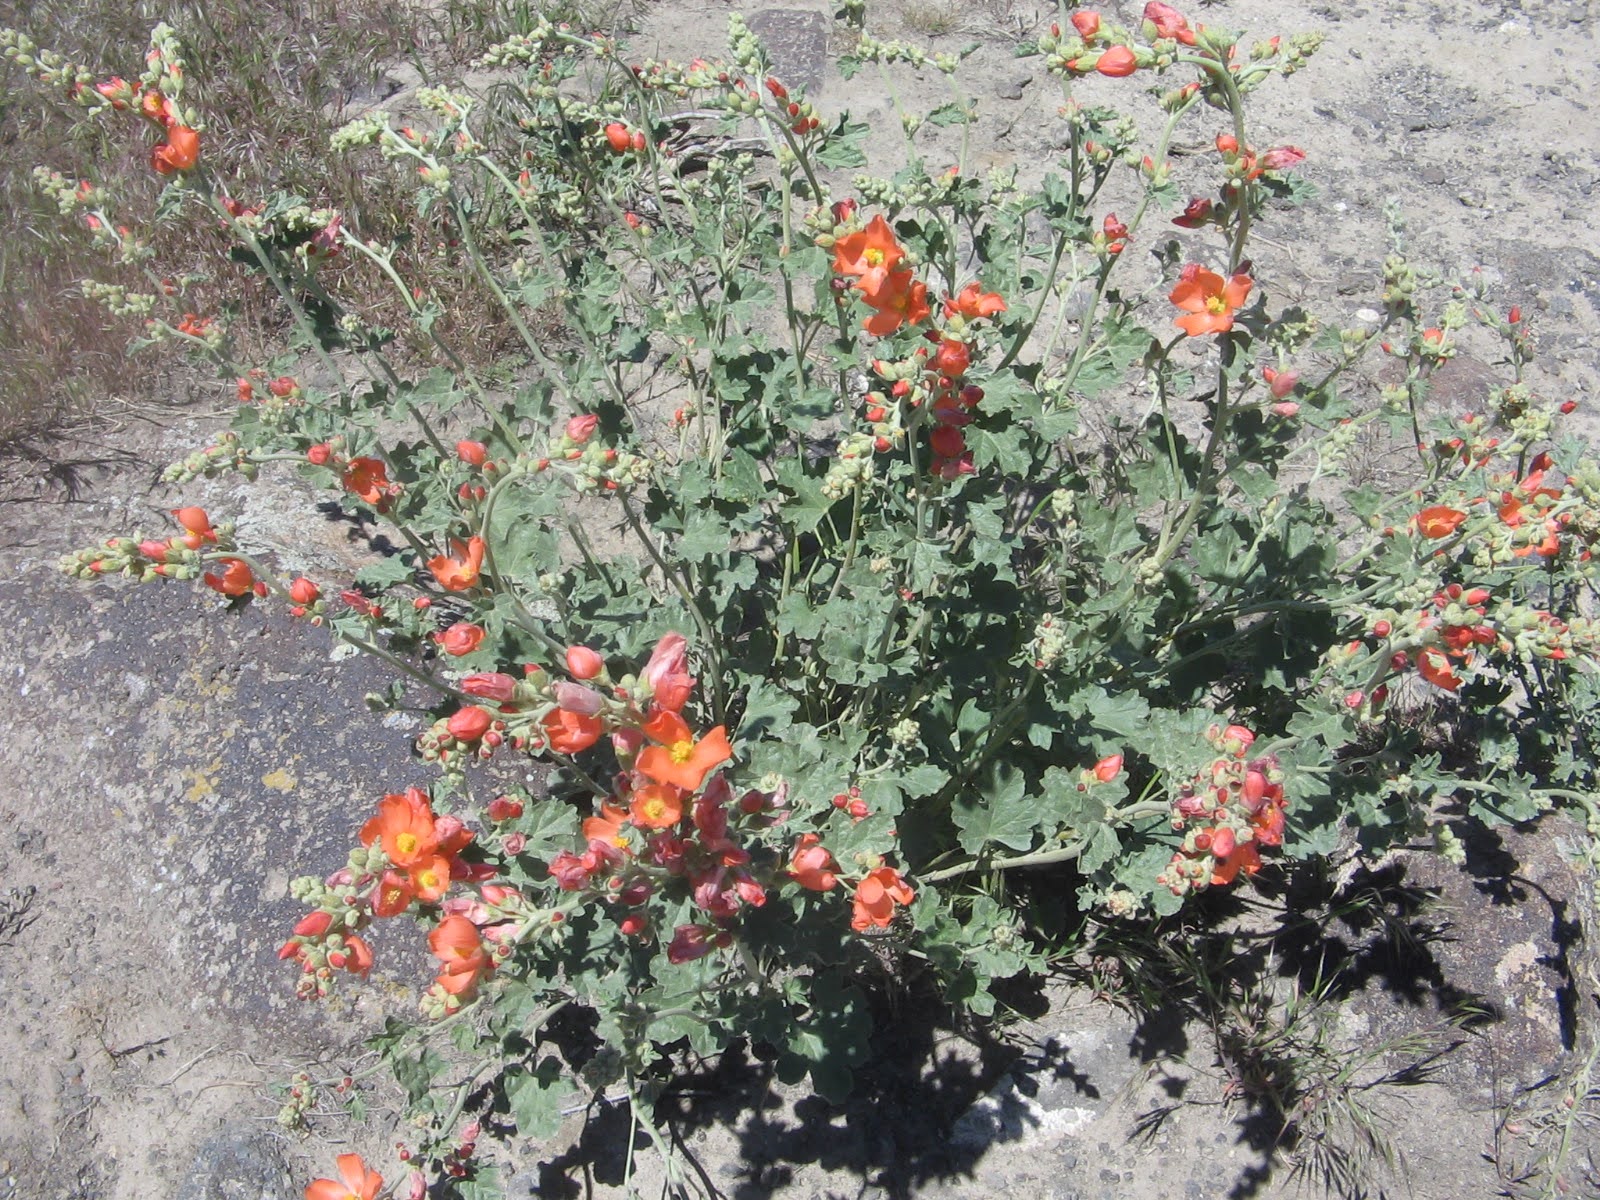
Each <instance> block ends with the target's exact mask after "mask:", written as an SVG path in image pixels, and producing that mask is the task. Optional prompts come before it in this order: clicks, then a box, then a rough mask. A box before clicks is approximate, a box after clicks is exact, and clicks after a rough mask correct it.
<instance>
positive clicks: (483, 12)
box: [0, 0, 633, 448]
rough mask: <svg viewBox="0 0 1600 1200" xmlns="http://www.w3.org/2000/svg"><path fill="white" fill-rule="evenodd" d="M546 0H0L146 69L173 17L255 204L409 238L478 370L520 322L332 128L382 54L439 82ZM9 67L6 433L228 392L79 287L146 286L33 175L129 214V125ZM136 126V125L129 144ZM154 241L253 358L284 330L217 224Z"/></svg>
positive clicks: (373, 307) (348, 281)
mask: <svg viewBox="0 0 1600 1200" xmlns="http://www.w3.org/2000/svg"><path fill="white" fill-rule="evenodd" d="M540 7H541V5H540V3H539V2H538V0H399V2H396V0H283V2H282V3H277V4H271V5H263V4H260V3H258V2H256V0H161V2H156V0H133V2H132V3H131V4H130V3H125V2H116V0H0V25H3V26H12V27H15V28H17V29H20V30H22V31H23V32H24V33H26V34H28V35H29V36H30V37H32V38H33V39H34V40H35V41H36V42H37V43H38V44H40V45H41V46H44V47H48V48H51V49H54V50H57V51H59V52H61V53H63V54H65V55H67V56H68V57H69V58H70V59H72V60H74V61H77V62H81V63H83V64H84V65H85V66H87V67H89V68H90V69H92V70H94V71H96V72H101V73H103V74H104V75H106V76H109V75H113V74H121V75H123V76H125V77H128V78H132V77H134V76H136V75H137V73H138V71H139V70H140V69H141V66H142V62H143V53H144V48H145V46H146V44H147V42H148V37H149V31H150V29H151V28H152V27H153V26H154V25H155V24H156V23H157V22H159V21H163V20H164V21H166V22H168V23H169V24H171V25H172V26H173V27H174V28H175V29H177V30H178V31H179V34H180V36H181V37H182V39H183V42H184V48H185V57H186V60H187V62H188V67H189V73H188V74H189V81H190V92H189V94H188V97H187V98H188V99H189V101H190V102H191V103H194V104H195V105H196V106H197V107H198V108H199V109H200V110H201V112H202V114H203V116H204V119H205V123H206V130H205V141H204V147H205V149H204V153H205V155H206V159H207V162H208V163H210V164H211V165H212V166H213V167H214V168H218V169H220V170H221V171H222V172H223V173H224V176H225V177H226V178H228V179H229V183H230V190H231V191H233V193H234V194H235V195H237V196H239V197H240V198H241V199H245V200H247V201H249V200H255V199H259V198H261V197H263V196H265V195H266V194H268V193H270V192H273V191H280V190H281V191H288V192H294V193H298V194H300V195H302V196H304V197H305V198H306V199H307V200H308V201H309V202H310V203H312V204H313V205H315V206H326V207H332V208H337V209H339V210H341V211H342V212H343V213H344V214H345V218H346V221H347V222H348V223H350V224H351V225H352V226H353V227H355V228H358V229H360V230H362V231H363V233H365V234H367V235H368V236H371V237H376V238H380V239H383V240H393V241H398V242H400V243H402V244H403V245H406V246H407V247H408V250H407V253H406V256H405V261H403V262H402V263H401V266H402V267H403V269H404V270H405V272H406V274H407V277H408V278H409V279H410V280H411V281H412V282H414V283H415V284H417V285H419V286H422V287H424V288H427V289H429V290H431V291H432V292H434V293H435V294H436V295H438V296H439V298H440V300H441V302H442V303H443V305H444V308H445V316H444V318H443V319H442V321H441V323H440V329H441V332H442V334H443V336H445V337H446V338H448V339H450V340H451V341H452V342H453V343H454V344H455V347H456V349H457V351H458V352H459V353H461V354H462V355H463V357H464V358H466V359H467V360H468V361H469V362H473V363H474V364H475V365H478V366H480V367H481V366H486V365H488V364H490V363H492V362H493V361H495V360H496V359H497V357H499V356H500V355H501V354H503V352H504V351H505V350H506V348H507V347H508V346H509V344H510V339H509V337H508V336H507V335H508V332H509V331H507V330H505V329H502V328H499V327H498V326H496V325H495V324H494V323H492V322H490V323H486V322H485V320H484V310H483V306H482V304H481V302H480V298H479V292H478V289H477V286H476V283H475V282H474V281H473V280H472V279H471V278H470V273H469V271H468V269H467V267H466V266H465V264H464V263H463V262H462V260H461V257H460V256H459V255H458V254H456V253H454V252H453V248H452V246H451V245H450V243H449V241H448V239H446V238H444V237H442V236H441V234H440V232H439V227H438V223H437V221H425V220H419V219H418V218H417V216H416V214H415V211H414V209H413V207H412V205H411V202H410V196H409V189H408V188H406V187H405V186H404V185H403V184H401V183H400V182H399V181H398V180H396V179H394V178H393V177H392V176H391V175H389V174H388V173H386V172H370V171H357V170H353V169H352V167H351V165H350V163H349V162H348V161H347V160H345V159H344V158H343V157H341V156H337V155H334V154H332V153H331V152H330V151H329V150H328V149H327V144H328V135H329V134H330V133H331V132H332V130H333V129H335V128H336V127H337V126H338V125H340V124H342V123H343V121H344V120H345V119H346V116H347V110H353V111H359V110H360V109H361V108H363V107H365V106H366V105H368V104H370V103H372V102H373V101H374V100H376V99H379V98H381V97H382V96H383V94H384V92H385V90H386V89H385V88H384V87H383V83H382V80H383V76H384V73H385V69H386V68H393V67H395V66H397V65H401V64H406V65H409V66H410V67H411V68H413V69H414V70H415V71H416V72H417V73H419V74H420V75H421V76H422V77H423V78H424V79H426V80H429V81H449V80H452V79H454V78H456V77H457V76H459V74H460V73H461V71H462V70H463V69H464V68H465V66H466V65H467V64H468V63H469V62H470V61H471V60H472V59H473V58H474V57H475V56H476V55H477V54H479V53H481V51H482V50H483V49H484V47H485V46H487V45H488V44H490V43H491V42H494V41H497V40H500V39H503V38H504V37H506V36H507V35H509V34H511V33H515V32H519V31H522V30H524V29H526V28H528V27H529V26H530V24H531V21H532V19H533V16H534V15H535V14H536V13H537V11H538V10H539V8H540ZM543 7H545V8H546V9H547V10H549V11H551V15H552V16H556V17H559V18H561V19H571V20H575V21H581V22H583V23H585V24H588V25H591V26H594V27H598V26H602V25H603V26H606V27H614V26H615V25H616V23H617V22H618V21H619V20H620V19H622V18H623V17H625V15H626V13H627V12H629V11H631V10H632V8H633V0H583V2H581V3H578V4H574V3H572V2H570V0H569V2H566V3H551V2H549V0H546V3H544V5H543ZM0 81H3V84H0V311H3V312H4V313H5V314H6V315H5V319H4V320H0V355H3V356H4V360H5V362H6V370H5V371H4V372H0V448H3V447H5V446H8V445H9V446H16V445H17V444H19V443H26V442H28V441H30V440H31V441H34V442H37V441H38V440H39V439H41V438H46V439H47V438H48V437H49V435H50V434H51V433H53V432H60V431H61V430H63V429H66V428H70V427H72V426H73V425H74V424H75V423H77V422H81V421H82V420H84V419H85V418H86V417H89V416H92V415H93V414H94V413H95V412H96V411H98V410H100V409H102V408H103V405H104V402H105V401H106V400H107V399H108V398H129V399H134V400H137V401H159V402H170V401H174V400H176V401H180V402H181V401H183V400H186V399H189V398H191V397H194V396H200V397H205V398H208V399H210V400H216V399H219V398H221V397H223V396H225V395H226V394H227V393H228V392H230V391H231V383H230V382H229V381H223V380H215V379H203V378H199V377H195V376H193V375H192V374H191V373H188V372H184V371H181V370H180V371H177V372H176V373H175V370H174V368H175V365H176V364H175V359H174V357H173V356H172V355H169V354H164V353H159V352H158V353H146V354H143V355H140V356H137V357H134V358H129V357H127V356H126V355H124V354H123V353H122V351H121V347H122V346H123V345H125V344H126V343H127V342H128V340H129V339H130V337H132V336H133V335H135V334H137V333H138V328H137V324H136V323H135V322H133V321H130V320H117V319H113V318H111V317H108V316H107V315H106V314H105V313H104V311H103V310H102V309H101V308H100V307H99V306H98V305H97V304H94V303H91V302H90V301H88V300H85V299H84V298H83V297H82V296H81V295H80V294H79V292H78V283H79V281H80V280H83V279H87V278H94V279H99V280H103V281H107V282H118V281H124V282H130V283H132V282H135V281H134V280H131V279H123V278H122V277H121V276H119V274H118V271H117V268H116V267H115V266H114V265H113V264H111V263H109V262H108V261H107V260H106V256H105V255H104V254H102V253H99V252H96V251H95V250H93V249H92V248H91V247H90V246H89V245H88V239H87V238H86V237H84V236H83V231H82V230H81V228H77V227H74V226H73V225H71V224H70V223H69V221H68V220H67V219H65V218H62V217H61V216H60V215H59V214H58V213H57V211H56V209H55V206H54V204H53V202H51V201H50V200H48V199H47V198H45V197H43V196H40V195H39V194H38V193H37V192H36V191H35V189H34V186H33V183H32V180H31V172H32V170H33V168H34V167H35V166H44V167H47V168H50V169H52V170H57V171H60V172H61V173H62V174H64V175H66V176H68V177H69V178H74V179H75V178H96V179H100V180H104V181H106V182H108V183H109V184H110V186H111V187H112V188H113V195H114V198H115V202H116V205H117V207H118V209H119V210H120V211H126V212H136V211H139V210H140V208H141V207H142V206H146V205H148V204H150V203H153V201H154V199H155V197H156V196H157V194H158V193H159V191H160V181H159V180H158V179H157V178H156V177H155V176H154V174H153V173H152V172H151V171H150V170H149V169H148V166H147V165H146V162H145V155H146V154H147V153H148V147H147V146H146V145H145V144H144V139H140V138H139V137H138V136H137V135H136V134H135V133H134V132H133V125H134V123H133V122H120V123H119V122H117V121H106V122H104V123H103V124H102V123H97V122H83V121H80V120H78V119H77V118H78V117H80V116H81V114H80V113H78V112H76V111H73V110H68V109H66V108H64V107H62V106H60V105H58V104H57V103H56V102H55V101H53V100H52V99H51V98H49V97H45V96H42V95H41V94H40V91H39V89H37V88H36V87H34V86H32V85H31V83H30V82H29V81H27V80H24V79H23V78H21V76H20V73H19V72H16V71H15V70H14V69H13V68H10V67H9V66H8V65H6V64H3V63H0ZM122 136H127V138H128V140H127V141H126V142H119V141H117V140H116V139H117V138H119V137H122ZM153 244H154V248H155V249H156V251H157V255H158V257H157V259H156V265H157V267H158V269H159V271H160V272H161V273H162V274H163V275H164V276H167V277H179V276H187V277H189V278H191V279H193V280H194V283H193V286H192V288H191V289H190V291H189V292H188V293H187V294H186V304H187V305H188V306H189V307H192V308H193V309H194V311H196V312H201V313H227V314H228V315H229V317H230V325H231V326H232V328H233V329H234V331H235V335H236V339H239V340H240V342H241V350H242V352H243V353H244V354H245V355H246V356H249V357H260V356H264V355H265V354H267V353H268V352H269V351H270V349H272V348H274V347H275V346H277V345H281V338H280V335H281V333H282V332H283V329H282V324H281V321H282V317H281V314H280V313H279V310H278V308H277V306H276V304H275V303H274V302H273V298H272V297H270V296H268V295H267V294H266V292H265V290H264V288H263V287H262V286H261V285H260V284H259V283H258V282H257V281H256V280H254V279H252V278H251V277H249V276H248V275H247V274H246V273H245V272H244V271H242V270H241V269H239V268H236V267H233V266H231V265H230V264H228V262H227V260H226V258H225V255H224V250H225V246H224V243H223V241H222V238H221V236H220V234H219V233H217V232H216V231H214V230H211V229H209V228H198V227H194V226H190V227H181V228H180V227H173V226H166V227H165V228H164V229H162V231H161V232H159V233H158V234H157V235H156V237H155V239H154V242H153ZM334 282H335V287H336V288H337V290H339V291H341V292H342V293H343V294H344V295H346V296H349V297H350V298H351V299H352V300H353V301H354V303H355V304H356V305H357V306H358V307H359V308H361V310H362V311H363V312H365V313H368V314H369V315H371V316H373V317H374V318H375V319H376V320H377V321H378V322H380V323H385V324H389V325H391V326H395V327H399V326H401V325H403V322H402V321H400V320H399V319H398V317H399V313H398V311H397V308H398V305H397V303H396V301H395V299H394V298H393V297H392V296H391V295H387V294H386V291H385V287H386V285H383V284H381V283H380V282H379V281H378V280H376V279H368V278H364V277H363V275H362V274H361V273H360V272H359V271H357V270H356V269H354V268H351V267H346V268H344V269H343V270H342V272H340V273H339V278H337V279H336V280H335V281H334ZM386 306H387V307H386ZM252 341H253V343H254V344H252ZM175 378H176V379H177V380H178V382H177V383H174V379H175Z"/></svg>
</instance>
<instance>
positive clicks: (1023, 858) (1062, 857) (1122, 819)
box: [917, 800, 1171, 883]
mask: <svg viewBox="0 0 1600 1200" xmlns="http://www.w3.org/2000/svg"><path fill="white" fill-rule="evenodd" d="M1170 811H1171V806H1170V805H1169V804H1168V803H1167V802H1166V801H1165V800H1142V801H1140V802H1138V803H1136V804H1131V805H1129V806H1128V807H1127V808H1124V809H1119V810H1117V811H1116V812H1114V813H1111V814H1109V816H1108V819H1107V823H1108V824H1110V823H1112V822H1113V821H1115V822H1116V823H1119V824H1120V823H1126V822H1129V821H1136V820H1138V819H1139V818H1140V817H1154V816H1160V815H1162V814H1164V813H1167V812H1170ZM1084 845H1085V843H1084V842H1081V841H1080V842H1077V843H1076V844H1074V845H1071V846H1063V847H1061V848H1060V849H1059V850H1038V851H1035V852H1034V853H1032V854H1019V855H1016V856H1014V857H1012V858H992V859H981V858H977V859H973V860H972V861H970V862H964V863H957V864H956V865H955V866H953V867H945V868H943V869H942V870H938V871H933V872H930V873H928V874H926V875H918V876H917V880H918V882H920V883H938V882H939V881H940V880H942V879H954V878H956V876H958V875H966V874H968V873H969V872H972V871H1010V870H1014V869H1016V868H1017V867H1044V866H1049V865H1050V864H1051V863H1061V862H1071V861H1072V860H1073V859H1075V858H1077V857H1078V856H1079V855H1081V854H1082V853H1083V848H1084Z"/></svg>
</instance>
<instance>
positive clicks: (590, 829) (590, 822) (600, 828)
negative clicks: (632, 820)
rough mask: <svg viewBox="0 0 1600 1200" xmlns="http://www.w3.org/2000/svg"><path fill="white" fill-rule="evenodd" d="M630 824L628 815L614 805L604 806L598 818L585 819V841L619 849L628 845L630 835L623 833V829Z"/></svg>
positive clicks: (601, 807)
mask: <svg viewBox="0 0 1600 1200" xmlns="http://www.w3.org/2000/svg"><path fill="white" fill-rule="evenodd" d="M627 823H628V814H627V813H626V812H624V811H623V810H622V809H620V808H618V807H616V805H614V804H602V805H601V806H600V815H599V816H598V817H585V818H584V819H583V840H584V841H586V842H604V843H605V844H606V845H608V846H616V847H618V848H619V849H623V848H626V847H627V845H628V835H627V834H625V833H623V832H622V827H623V826H624V825H626V824H627Z"/></svg>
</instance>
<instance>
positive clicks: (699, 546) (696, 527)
mask: <svg viewBox="0 0 1600 1200" xmlns="http://www.w3.org/2000/svg"><path fill="white" fill-rule="evenodd" d="M728 540H729V539H728V523H727V522H726V521H725V520H724V519H723V518H722V517H721V516H720V515H719V514H718V513H716V512H715V511H714V510H713V511H709V512H708V511H697V512H691V513H690V514H689V516H688V519H687V520H686V521H685V522H684V528H683V536H682V537H681V538H679V539H678V553H679V554H680V555H682V556H683V558H684V559H685V560H686V561H688V562H699V561H700V560H701V559H703V558H708V557H709V556H711V555H713V554H724V553H726V552H727V550H728Z"/></svg>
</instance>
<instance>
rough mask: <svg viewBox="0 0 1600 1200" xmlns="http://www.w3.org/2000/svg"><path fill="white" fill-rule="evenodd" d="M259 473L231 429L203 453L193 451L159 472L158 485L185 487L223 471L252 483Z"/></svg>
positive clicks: (237, 436)
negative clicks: (233, 473) (170, 484)
mask: <svg viewBox="0 0 1600 1200" xmlns="http://www.w3.org/2000/svg"><path fill="white" fill-rule="evenodd" d="M259 470H260V468H259V467H258V466H257V464H256V463H255V462H254V461H253V460H252V459H251V457H250V452H249V451H248V450H246V449H245V448H244V443H243V442H242V441H240V439H239V435H238V434H237V433H234V432H233V431H232V430H231V429H230V430H226V431H224V432H223V433H221V434H219V435H218V437H217V440H216V441H215V442H213V443H212V444H211V445H209V446H207V447H205V448H204V449H203V450H196V451H194V452H193V453H192V454H189V455H186V456H185V457H184V458H182V459H180V460H179V461H177V462H175V463H173V464H172V465H171V466H169V467H167V468H166V469H165V470H164V471H162V472H161V481H162V482H163V483H188V482H189V481H190V480H193V479H201V478H205V479H211V478H214V477H215V476H217V475H221V474H222V473H223V472H225V471H237V472H238V473H239V474H241V475H243V476H244V477H245V478H246V479H254V478H255V477H256V475H257V473H258V472H259Z"/></svg>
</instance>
